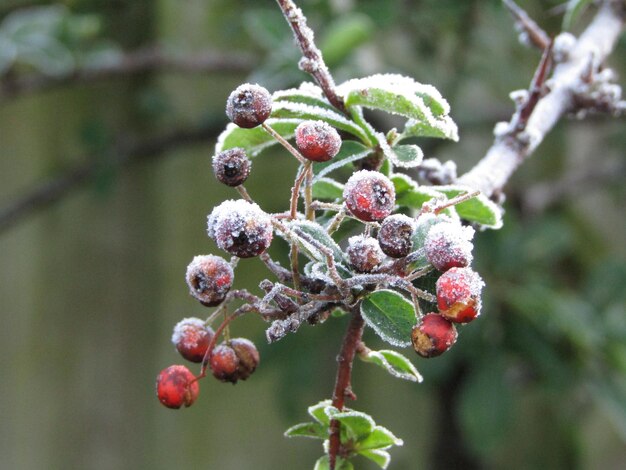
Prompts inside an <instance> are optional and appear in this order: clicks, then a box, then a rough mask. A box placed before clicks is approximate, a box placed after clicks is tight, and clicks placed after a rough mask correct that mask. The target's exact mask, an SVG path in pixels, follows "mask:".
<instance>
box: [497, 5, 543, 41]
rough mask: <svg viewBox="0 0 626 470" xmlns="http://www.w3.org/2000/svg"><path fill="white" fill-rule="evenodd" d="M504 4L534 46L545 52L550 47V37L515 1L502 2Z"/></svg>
mask: <svg viewBox="0 0 626 470" xmlns="http://www.w3.org/2000/svg"><path fill="white" fill-rule="evenodd" d="M502 2H503V3H504V5H505V6H506V7H507V8H508V9H509V11H510V12H511V14H512V15H513V17H514V18H515V21H516V23H517V24H518V25H519V26H520V28H521V29H522V30H523V31H524V32H525V33H526V34H527V35H528V39H530V42H531V44H532V45H533V46H535V47H537V48H538V49H540V50H544V49H545V48H546V47H548V44H549V43H550V36H548V34H547V33H546V32H545V31H544V30H543V29H541V28H540V27H539V25H538V24H537V23H535V22H534V21H533V19H532V18H531V17H530V16H528V13H526V12H525V11H524V10H523V9H522V8H520V7H519V5H517V3H515V2H514V1H513V0H502Z"/></svg>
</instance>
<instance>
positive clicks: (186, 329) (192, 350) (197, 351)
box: [172, 318, 214, 362]
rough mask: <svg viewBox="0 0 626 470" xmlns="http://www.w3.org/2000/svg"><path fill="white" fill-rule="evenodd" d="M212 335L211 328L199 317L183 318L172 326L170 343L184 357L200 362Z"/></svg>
mask: <svg viewBox="0 0 626 470" xmlns="http://www.w3.org/2000/svg"><path fill="white" fill-rule="evenodd" d="M213 336H214V332H213V329H211V327H208V326H205V324H204V321H203V320H201V319H199V318H184V319H182V320H181V321H179V322H178V323H177V324H176V326H175V327H174V332H173V333H172V343H173V344H174V346H175V347H176V350H177V351H178V352H179V353H180V354H181V356H183V357H184V358H185V359H187V360H188V361H191V362H202V359H203V358H204V355H205V353H206V351H207V349H208V347H209V343H210V342H211V339H212V338H213Z"/></svg>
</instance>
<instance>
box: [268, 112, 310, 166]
mask: <svg viewBox="0 0 626 470" xmlns="http://www.w3.org/2000/svg"><path fill="white" fill-rule="evenodd" d="M261 127H263V129H265V132H267V133H268V134H269V135H271V136H272V137H274V139H276V140H277V141H278V143H279V144H280V145H282V146H283V147H285V148H286V149H287V151H288V152H289V153H290V154H291V155H293V156H294V157H296V159H297V160H298V161H299V162H300V163H302V164H303V165H305V164H306V163H307V162H308V160H307V159H306V158H304V157H303V156H302V155H300V152H298V150H296V148H295V147H294V146H293V145H291V144H290V143H289V142H288V141H287V140H286V139H285V138H283V136H282V135H280V134H279V133H278V132H276V131H275V130H274V129H272V128H271V127H270V126H268V125H267V123H265V122H264V123H263V124H261Z"/></svg>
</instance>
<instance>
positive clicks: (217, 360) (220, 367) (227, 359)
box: [209, 344, 239, 383]
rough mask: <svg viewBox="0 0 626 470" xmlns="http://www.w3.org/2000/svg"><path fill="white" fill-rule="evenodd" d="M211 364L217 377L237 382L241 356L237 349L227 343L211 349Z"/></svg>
mask: <svg viewBox="0 0 626 470" xmlns="http://www.w3.org/2000/svg"><path fill="white" fill-rule="evenodd" d="M209 366H210V367H211V372H212V373H213V376H214V377H215V378H216V379H218V380H221V381H222V382H232V383H236V382H237V378H238V377H237V371H238V370H239V358H238V357H237V353H235V350H234V349H233V348H231V347H230V346H228V345H227V344H220V345H219V346H216V347H215V349H213V351H211V357H210V358H209Z"/></svg>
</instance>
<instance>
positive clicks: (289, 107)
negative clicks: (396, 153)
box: [271, 101, 368, 142]
mask: <svg viewBox="0 0 626 470" xmlns="http://www.w3.org/2000/svg"><path fill="white" fill-rule="evenodd" d="M271 117H273V118H277V119H302V120H313V121H318V120H319V121H324V122H327V123H328V124H330V125H331V126H333V127H335V128H337V129H341V130H342V131H346V132H348V133H350V134H352V135H354V136H356V137H358V138H359V139H361V140H362V141H364V142H367V140H368V138H367V135H366V134H365V132H364V131H363V129H361V128H360V127H359V126H357V125H356V124H355V123H354V122H352V121H350V120H349V119H347V118H345V117H344V116H343V115H341V114H339V113H338V112H337V111H333V110H330V109H328V108H322V107H320V106H312V105H310V104H305V103H294V102H290V101H277V102H275V103H274V104H273V106H272V114H271Z"/></svg>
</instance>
